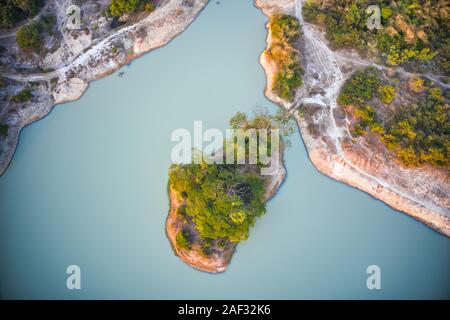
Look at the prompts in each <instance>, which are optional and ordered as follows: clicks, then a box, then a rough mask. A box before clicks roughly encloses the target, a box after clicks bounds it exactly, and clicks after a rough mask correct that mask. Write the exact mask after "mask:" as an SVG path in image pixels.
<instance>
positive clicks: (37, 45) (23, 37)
mask: <svg viewBox="0 0 450 320" xmlns="http://www.w3.org/2000/svg"><path fill="white" fill-rule="evenodd" d="M40 32H41V30H40V27H39V24H38V23H37V22H31V23H29V24H26V25H23V26H21V27H20V28H19V30H17V33H16V41H17V44H18V45H19V47H20V48H21V49H31V50H34V51H36V52H37V51H39V50H40V49H41V35H40Z"/></svg>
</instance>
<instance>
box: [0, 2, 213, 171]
mask: <svg viewBox="0 0 450 320" xmlns="http://www.w3.org/2000/svg"><path fill="white" fill-rule="evenodd" d="M191 1H192V6H190V7H187V5H184V4H183V3H184V1H182V0H170V1H169V2H168V3H166V4H165V5H164V6H163V7H161V8H159V9H157V10H155V11H154V12H153V13H152V14H150V15H149V16H148V17H146V18H144V19H142V20H140V21H138V22H136V23H134V24H132V25H128V26H125V27H124V28H122V29H119V30H116V31H114V32H113V33H111V34H110V35H108V36H107V37H106V38H104V39H102V40H101V41H99V42H98V43H95V44H94V45H92V46H91V47H89V49H88V50H86V52H85V53H83V54H81V55H79V56H77V57H76V58H75V59H74V60H73V61H72V62H71V63H70V65H71V68H69V69H67V68H61V69H64V70H61V69H59V70H56V71H52V72H49V73H47V74H34V75H33V74H30V75H27V76H23V77H22V76H21V75H17V74H14V75H7V74H2V75H1V76H3V77H6V78H10V79H13V80H18V81H22V82H26V81H33V80H34V79H35V78H36V81H41V82H45V84H42V83H41V84H40V86H39V93H40V94H41V96H40V98H42V99H44V100H45V101H42V102H35V101H32V102H29V103H27V104H26V107H25V108H20V106H16V109H13V110H14V111H15V112H16V114H13V115H11V116H8V115H6V116H5V118H6V119H7V121H6V124H8V125H9V128H8V135H7V137H6V138H5V139H4V141H3V142H2V144H1V145H0V177H1V176H2V175H3V174H4V173H5V172H6V170H7V169H8V167H9V165H10V164H11V161H12V159H13V157H14V155H15V152H16V149H17V146H18V143H19V141H20V133H21V131H22V130H23V129H24V128H25V127H27V126H28V125H30V124H32V123H34V122H36V121H39V120H41V119H43V118H44V117H46V116H47V115H49V114H50V113H51V111H52V110H53V108H54V107H56V106H57V105H59V104H63V103H67V102H73V101H76V100H78V99H80V98H81V97H82V96H83V94H84V93H85V92H86V91H87V90H88V89H89V84H90V82H92V81H97V80H100V79H103V78H105V77H107V76H109V75H111V74H113V73H114V72H116V71H117V70H119V69H120V68H122V67H123V66H125V65H128V64H130V63H131V62H132V61H133V60H135V59H137V58H139V57H142V56H143V55H144V54H146V53H148V52H150V51H152V50H155V49H159V48H162V47H164V46H166V45H168V44H169V43H170V42H171V41H172V40H173V39H174V38H175V37H176V36H178V35H179V34H181V33H183V32H184V31H185V30H186V29H187V28H188V27H189V25H190V24H191V23H193V22H194V21H195V19H196V18H197V17H198V16H199V14H200V13H201V12H202V11H203V9H204V8H205V7H206V5H207V4H208V3H209V0H191ZM181 7H182V8H186V7H187V9H190V10H189V11H188V10H186V12H187V13H186V12H183V13H182V18H181V19H179V20H180V21H175V22H177V23H175V26H174V25H173V22H174V21H172V20H173V19H174V17H173V14H174V12H173V11H174V10H176V9H179V8H181ZM161 10H165V11H164V12H163V13H165V14H166V15H163V16H162V17H160V18H159V19H157V18H158V17H157V16H156V17H155V19H156V20H155V19H153V16H152V15H153V14H158V11H161ZM178 18H179V17H175V19H178ZM160 20H162V23H163V25H161V26H157V27H156V28H153V26H152V24H154V23H155V22H160ZM133 28H134V29H135V30H132V31H130V33H129V34H127V33H126V32H125V31H123V30H124V29H133ZM144 28H147V29H148V28H150V29H151V28H153V29H152V30H151V31H155V30H156V32H159V34H157V33H156V34H152V33H150V36H149V35H148V34H147V36H146V37H144V38H140V37H139V35H138V33H139V31H140V30H142V29H144ZM119 32H120V34H119V35H117V33H119ZM116 37H119V40H122V41H128V42H130V41H131V42H132V43H128V45H129V46H130V47H129V48H128V49H130V50H131V51H130V52H125V53H124V52H121V53H123V54H120V53H119V54H118V55H116V56H112V57H107V58H106V60H105V61H102V60H100V61H96V59H98V57H97V56H96V54H97V53H98V51H99V50H108V49H110V50H112V45H113V44H114V43H115V42H116V41H117V38H116ZM85 54H88V55H87V57H86V58H85V57H84V56H83V55H85ZM89 54H90V55H89ZM90 59H94V62H98V64H97V65H95V67H94V68H91V67H90V64H89V62H92V60H90ZM77 61H79V63H78V64H77ZM83 64H87V66H85V67H86V69H87V71H86V70H83V69H82V70H81V71H80V72H79V73H78V74H75V75H74V76H73V77H68V78H67V77H66V73H67V72H70V71H73V69H76V68H78V67H80V66H83ZM55 77H57V78H58V80H62V81H59V82H58V83H57V85H56V86H55V87H53V88H52V87H51V86H50V84H49V83H48V82H49V81H50V79H53V78H55ZM28 78H29V79H30V80H27V79H28Z"/></svg>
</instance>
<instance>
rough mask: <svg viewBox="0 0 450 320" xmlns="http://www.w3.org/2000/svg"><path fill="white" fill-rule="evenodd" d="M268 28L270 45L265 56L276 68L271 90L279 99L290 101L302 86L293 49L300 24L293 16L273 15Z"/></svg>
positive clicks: (295, 52)
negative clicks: (270, 36) (270, 38)
mask: <svg viewBox="0 0 450 320" xmlns="http://www.w3.org/2000/svg"><path fill="white" fill-rule="evenodd" d="M269 27H270V30H271V32H272V45H271V46H270V48H269V49H268V50H267V51H266V54H267V55H268V57H269V58H270V59H271V60H272V61H273V62H275V64H276V66H277V71H276V73H275V75H274V79H273V86H272V90H273V91H274V93H275V94H276V95H277V96H279V97H280V98H282V99H285V100H288V101H291V100H292V99H293V98H294V93H295V90H296V89H297V88H298V87H299V86H300V85H301V84H302V68H301V65H300V59H299V55H298V53H297V51H296V49H295V48H294V47H295V43H296V41H297V40H298V37H299V35H300V24H299V22H298V20H297V19H296V18H295V17H293V16H289V15H282V14H275V15H273V16H272V17H271V18H270V24H269Z"/></svg>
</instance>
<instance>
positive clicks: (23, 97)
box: [11, 89, 33, 103]
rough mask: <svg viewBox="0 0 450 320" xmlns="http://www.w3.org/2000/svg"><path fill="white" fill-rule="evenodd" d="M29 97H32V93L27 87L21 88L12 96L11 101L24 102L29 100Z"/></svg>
mask: <svg viewBox="0 0 450 320" xmlns="http://www.w3.org/2000/svg"><path fill="white" fill-rule="evenodd" d="M31 98H33V94H32V93H31V91H30V90H28V89H23V90H22V91H20V92H19V93H18V94H16V95H15V96H12V97H11V101H13V102H15V103H24V102H27V101H30V100H31Z"/></svg>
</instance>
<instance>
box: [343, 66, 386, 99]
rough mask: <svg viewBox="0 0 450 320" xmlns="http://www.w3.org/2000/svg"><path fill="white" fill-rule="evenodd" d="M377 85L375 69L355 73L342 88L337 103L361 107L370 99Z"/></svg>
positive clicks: (378, 81) (377, 73) (377, 74)
mask: <svg viewBox="0 0 450 320" xmlns="http://www.w3.org/2000/svg"><path fill="white" fill-rule="evenodd" d="M379 85H380V77H379V72H378V71H377V70H376V69H375V68H367V69H365V70H363V71H356V72H355V73H354V74H353V76H352V77H351V78H350V79H349V80H348V81H347V82H346V83H345V85H344V87H343V88H342V90H341V92H340V94H339V97H338V103H339V104H341V105H354V106H357V107H362V106H363V105H364V104H365V103H366V102H367V101H368V100H370V99H372V97H373V96H374V94H375V92H376V90H377V89H378V86H379Z"/></svg>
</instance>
